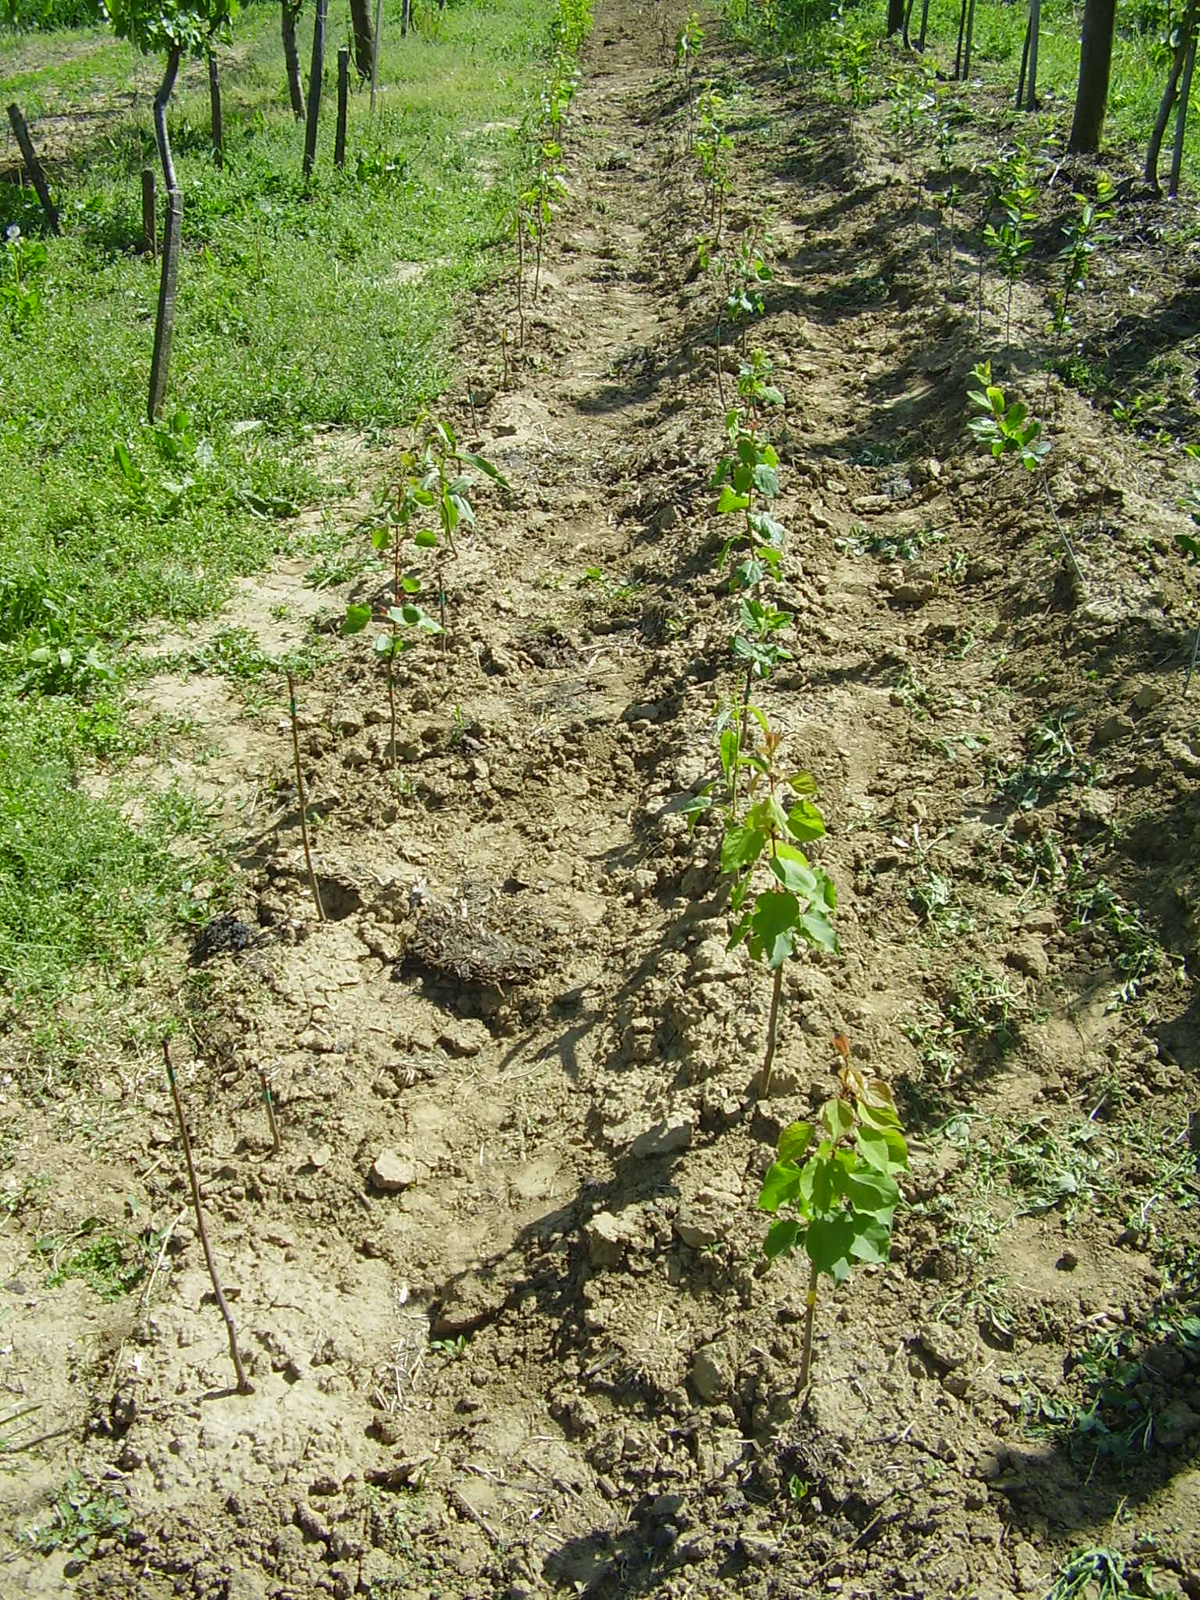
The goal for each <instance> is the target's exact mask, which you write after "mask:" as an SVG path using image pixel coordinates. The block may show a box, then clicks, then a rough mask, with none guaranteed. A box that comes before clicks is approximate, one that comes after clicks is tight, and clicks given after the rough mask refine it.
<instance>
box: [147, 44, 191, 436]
mask: <svg viewBox="0 0 1200 1600" xmlns="http://www.w3.org/2000/svg"><path fill="white" fill-rule="evenodd" d="M179 56H180V49H179V46H178V45H176V46H175V48H174V49H173V50H172V51H171V53H170V55H169V56H168V57H167V72H166V76H165V77H164V78H163V81H162V83H161V84H160V85H159V90H158V93H157V94H156V95H155V96H154V137H155V139H156V140H157V142H158V159H159V160H160V161H161V162H162V169H163V179H164V181H165V183H166V186H167V229H166V235H165V237H164V239H163V258H162V278H161V280H160V282H159V288H158V314H157V315H156V317H155V319H154V356H153V358H152V360H151V362H150V407H149V410H150V421H151V422H156V421H157V420H158V414H159V412H160V411H161V410H162V403H163V400H164V399H165V398H166V393H167V373H168V371H169V369H170V366H171V335H172V333H173V332H174V329H175V291H176V286H177V283H178V278H179V246H180V239H181V236H182V233H183V196H182V195H181V194H180V192H179V183H178V181H177V179H176V177H175V163H174V162H173V161H172V160H171V143H170V140H169V139H168V138H167V102H168V101H169V100H170V98H171V93H172V91H173V89H174V88H175V79H176V76H177V75H178V73H179Z"/></svg>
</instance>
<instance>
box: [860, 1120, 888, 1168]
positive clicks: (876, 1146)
mask: <svg viewBox="0 0 1200 1600" xmlns="http://www.w3.org/2000/svg"><path fill="white" fill-rule="evenodd" d="M854 1147H855V1149H856V1150H857V1151H858V1153H859V1155H860V1156H861V1157H862V1158H863V1160H864V1161H865V1162H866V1163H867V1165H868V1166H870V1167H874V1169H875V1171H876V1172H886V1171H887V1170H888V1167H889V1164H890V1163H889V1157H888V1142H887V1134H886V1133H884V1132H883V1130H882V1129H881V1128H868V1127H858V1128H856V1129H855V1130H854Z"/></svg>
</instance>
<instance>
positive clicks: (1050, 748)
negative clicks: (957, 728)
mask: <svg viewBox="0 0 1200 1600" xmlns="http://www.w3.org/2000/svg"><path fill="white" fill-rule="evenodd" d="M1075 715H1076V713H1075V712H1073V711H1059V712H1054V713H1052V714H1051V715H1050V716H1048V717H1047V718H1046V719H1045V721H1044V722H1038V723H1035V724H1034V725H1033V727H1032V728H1031V729H1030V730H1029V732H1028V733H1027V734H1026V736H1025V759H1024V761H1023V762H1022V763H1021V764H1020V765H1019V766H1017V767H1013V768H1012V769H1010V771H1008V772H1007V773H1005V774H1004V776H1003V777H1002V778H1001V779H1000V783H999V786H998V791H999V797H1000V799H1001V800H1003V801H1005V802H1006V803H1007V804H1008V805H1012V806H1017V807H1019V808H1020V809H1021V810H1022V811H1032V810H1033V808H1034V807H1035V806H1039V805H1042V804H1043V803H1044V802H1045V801H1046V800H1049V799H1052V798H1053V796H1054V795H1056V794H1059V793H1060V792H1061V791H1062V790H1063V789H1067V788H1070V787H1072V786H1073V785H1075V784H1086V783H1091V782H1093V781H1094V779H1095V777H1096V767H1095V765H1094V764H1093V763H1092V762H1089V761H1085V760H1083V759H1082V758H1081V757H1080V756H1079V755H1078V754H1077V753H1076V750H1075V746H1074V744H1073V743H1072V740H1071V731H1070V730H1071V723H1072V722H1073V721H1074V719H1075Z"/></svg>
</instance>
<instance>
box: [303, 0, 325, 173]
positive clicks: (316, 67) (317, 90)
mask: <svg viewBox="0 0 1200 1600" xmlns="http://www.w3.org/2000/svg"><path fill="white" fill-rule="evenodd" d="M328 15H329V0H317V15H316V18H315V20H314V22H313V44H312V64H311V66H310V67H309V73H308V125H307V127H306V128H305V130H304V176H305V178H311V177H312V169H313V165H314V163H315V162H316V159H317V127H318V124H319V122H320V118H321V77H322V75H323V73H324V71H325V22H326V19H327V17H328Z"/></svg>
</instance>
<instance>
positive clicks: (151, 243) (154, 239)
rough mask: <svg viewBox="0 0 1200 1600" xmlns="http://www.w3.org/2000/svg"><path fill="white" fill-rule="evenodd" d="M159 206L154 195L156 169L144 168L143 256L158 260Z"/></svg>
mask: <svg viewBox="0 0 1200 1600" xmlns="http://www.w3.org/2000/svg"><path fill="white" fill-rule="evenodd" d="M157 213H158V206H157V203H156V198H155V193H154V168H153V167H143V168H142V254H143V255H148V256H149V257H150V259H151V261H157V260H158V214H157Z"/></svg>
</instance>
